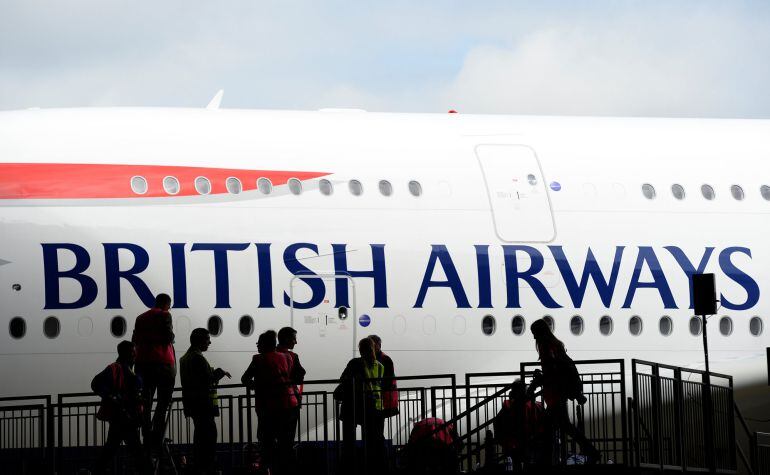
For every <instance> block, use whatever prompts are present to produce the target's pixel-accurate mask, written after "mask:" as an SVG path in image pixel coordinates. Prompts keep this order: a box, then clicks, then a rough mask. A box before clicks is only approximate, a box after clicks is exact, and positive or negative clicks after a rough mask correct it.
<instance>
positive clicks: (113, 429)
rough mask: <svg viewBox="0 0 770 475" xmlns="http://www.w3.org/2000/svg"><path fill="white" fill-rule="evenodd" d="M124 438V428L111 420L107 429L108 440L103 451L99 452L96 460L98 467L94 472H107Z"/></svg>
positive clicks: (98, 473) (99, 473) (99, 474)
mask: <svg viewBox="0 0 770 475" xmlns="http://www.w3.org/2000/svg"><path fill="white" fill-rule="evenodd" d="M122 438H123V434H122V428H121V427H120V423H119V422H117V421H114V422H110V427H109V429H108V431H107V440H106V441H105V442H104V447H102V452H101V453H100V454H99V459H98V460H97V461H96V467H95V469H94V473H95V474H97V475H101V474H104V473H107V472H108V470H107V467H109V466H110V465H112V463H113V461H114V459H115V454H116V453H117V452H118V448H120V441H121V439H122Z"/></svg>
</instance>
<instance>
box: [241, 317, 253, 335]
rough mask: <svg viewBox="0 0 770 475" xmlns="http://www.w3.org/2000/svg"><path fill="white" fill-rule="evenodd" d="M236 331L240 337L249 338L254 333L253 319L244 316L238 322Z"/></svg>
mask: <svg viewBox="0 0 770 475" xmlns="http://www.w3.org/2000/svg"><path fill="white" fill-rule="evenodd" d="M238 331H239V332H241V335H242V336H251V334H252V333H254V319H253V318H251V317H250V316H249V315H244V316H242V317H241V319H240V320H238Z"/></svg>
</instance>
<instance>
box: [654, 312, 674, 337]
mask: <svg viewBox="0 0 770 475" xmlns="http://www.w3.org/2000/svg"><path fill="white" fill-rule="evenodd" d="M658 328H659V329H660V334H661V335H663V336H669V335H671V332H673V331H674V322H673V320H671V317H669V316H666V315H664V316H662V317H660V321H659V322H658Z"/></svg>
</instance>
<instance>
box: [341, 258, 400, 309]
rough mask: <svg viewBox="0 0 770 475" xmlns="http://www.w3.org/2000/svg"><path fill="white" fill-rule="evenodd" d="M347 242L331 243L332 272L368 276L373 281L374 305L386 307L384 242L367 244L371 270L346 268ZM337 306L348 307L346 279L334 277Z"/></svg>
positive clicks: (386, 288)
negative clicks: (369, 249) (370, 251)
mask: <svg viewBox="0 0 770 475" xmlns="http://www.w3.org/2000/svg"><path fill="white" fill-rule="evenodd" d="M346 246H347V244H332V252H333V253H334V273H335V274H345V275H349V276H350V277H353V278H356V277H369V278H371V279H373V281H374V307H375V308H388V286H387V282H386V274H385V244H369V246H370V247H371V248H372V270H370V271H357V270H349V269H348V258H347V255H348V254H347V251H346V250H345V247H346ZM334 286H335V289H336V294H337V296H336V299H337V307H350V304H349V299H348V279H335V283H334Z"/></svg>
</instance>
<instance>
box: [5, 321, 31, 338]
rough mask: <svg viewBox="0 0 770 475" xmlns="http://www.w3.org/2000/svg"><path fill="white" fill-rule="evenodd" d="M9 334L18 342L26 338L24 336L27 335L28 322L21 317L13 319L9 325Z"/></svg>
mask: <svg viewBox="0 0 770 475" xmlns="http://www.w3.org/2000/svg"><path fill="white" fill-rule="evenodd" d="M8 333H10V334H11V337H12V338H15V339H17V340H18V339H20V338H24V335H25V334H26V333H27V322H25V321H24V319H23V318H21V317H13V318H12V319H11V321H10V322H9V323H8Z"/></svg>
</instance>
